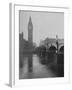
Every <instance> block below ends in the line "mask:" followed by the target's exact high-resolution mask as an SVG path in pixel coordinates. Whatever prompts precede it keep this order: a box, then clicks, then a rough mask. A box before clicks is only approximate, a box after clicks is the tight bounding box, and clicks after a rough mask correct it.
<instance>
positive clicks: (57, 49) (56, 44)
mask: <svg viewBox="0 0 72 90" xmlns="http://www.w3.org/2000/svg"><path fill="white" fill-rule="evenodd" d="M56 45H57V50H56V53H57V54H58V46H59V45H58V35H56Z"/></svg>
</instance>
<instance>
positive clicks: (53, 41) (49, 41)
mask: <svg viewBox="0 0 72 90" xmlns="http://www.w3.org/2000/svg"><path fill="white" fill-rule="evenodd" d="M58 43H59V48H60V47H61V46H64V39H58ZM42 45H43V46H45V47H46V48H49V47H50V46H52V45H53V46H55V47H56V48H57V45H56V38H46V39H45V40H42V41H40V46H42Z"/></svg>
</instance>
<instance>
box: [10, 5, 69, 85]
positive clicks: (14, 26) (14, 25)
mask: <svg viewBox="0 0 72 90" xmlns="http://www.w3.org/2000/svg"><path fill="white" fill-rule="evenodd" d="M10 10H11V11H12V14H11V15H10V18H12V19H11V20H10V27H11V28H10V31H11V34H12V35H11V44H12V45H11V48H12V50H11V52H10V53H11V58H10V59H11V60H10V70H11V72H10V86H28V85H29V86H30V85H31V86H32V85H39V84H41V85H44V84H56V83H69V81H70V62H69V48H68V46H69V45H68V43H67V42H68V36H69V35H68V29H69V28H68V26H69V25H68V17H69V9H68V8H67V7H46V6H45V7H44V6H31V5H22V4H10ZM19 10H26V11H27V10H28V11H29V10H30V11H40V12H41V11H43V12H45V11H47V12H64V50H65V51H64V52H65V53H64V77H60V78H59V77H56V78H43V79H39V78H38V79H30V80H29V79H23V80H19ZM31 82H32V83H31Z"/></svg>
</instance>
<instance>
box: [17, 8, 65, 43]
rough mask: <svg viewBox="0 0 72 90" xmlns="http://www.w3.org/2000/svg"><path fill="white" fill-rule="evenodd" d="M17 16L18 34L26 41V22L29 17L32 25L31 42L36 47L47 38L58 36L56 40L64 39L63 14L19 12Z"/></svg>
mask: <svg viewBox="0 0 72 90" xmlns="http://www.w3.org/2000/svg"><path fill="white" fill-rule="evenodd" d="M19 15H20V16H19V17H20V19H19V20H20V25H19V26H20V33H21V32H23V34H24V38H25V39H26V40H28V22H29V17H30V16H31V19H32V24H33V42H35V43H36V44H37V45H39V43H40V41H41V40H44V39H45V38H47V37H48V38H56V35H58V38H62V39H64V13H56V12H33V11H23V10H22V11H21V10H20V12H19Z"/></svg>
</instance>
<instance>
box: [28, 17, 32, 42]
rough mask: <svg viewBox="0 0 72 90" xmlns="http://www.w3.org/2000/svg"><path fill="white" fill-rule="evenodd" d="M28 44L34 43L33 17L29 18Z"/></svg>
mask: <svg viewBox="0 0 72 90" xmlns="http://www.w3.org/2000/svg"><path fill="white" fill-rule="evenodd" d="M28 42H29V43H33V24H32V20H31V16H30V17H29V23H28Z"/></svg>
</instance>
